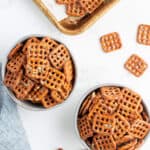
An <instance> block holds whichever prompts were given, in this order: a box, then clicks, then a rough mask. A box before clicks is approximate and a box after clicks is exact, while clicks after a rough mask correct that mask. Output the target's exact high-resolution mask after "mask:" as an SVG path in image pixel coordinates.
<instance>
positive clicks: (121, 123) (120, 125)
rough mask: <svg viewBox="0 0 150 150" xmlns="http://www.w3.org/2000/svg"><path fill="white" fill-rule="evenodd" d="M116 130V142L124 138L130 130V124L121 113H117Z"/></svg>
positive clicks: (114, 135) (115, 116)
mask: <svg viewBox="0 0 150 150" xmlns="http://www.w3.org/2000/svg"><path fill="white" fill-rule="evenodd" d="M114 118H115V129H114V133H113V137H114V139H115V140H119V139H120V138H122V137H123V136H124V135H125V134H126V133H127V132H128V130H129V128H130V123H129V122H128V121H127V120H126V119H125V118H124V117H123V116H122V115H120V114H119V113H115V115H114Z"/></svg>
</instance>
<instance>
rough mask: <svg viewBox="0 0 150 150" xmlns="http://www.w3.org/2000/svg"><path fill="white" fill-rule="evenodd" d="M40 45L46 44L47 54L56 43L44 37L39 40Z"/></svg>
mask: <svg viewBox="0 0 150 150" xmlns="http://www.w3.org/2000/svg"><path fill="white" fill-rule="evenodd" d="M41 43H44V44H47V48H48V50H49V52H52V51H53V50H54V49H55V48H56V47H57V46H58V43H57V42H55V41H54V40H52V39H51V38H49V37H44V38H43V39H42V40H41Z"/></svg>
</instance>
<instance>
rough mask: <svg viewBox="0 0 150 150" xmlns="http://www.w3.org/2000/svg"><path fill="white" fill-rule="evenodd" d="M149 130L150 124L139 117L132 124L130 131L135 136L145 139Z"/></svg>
mask: <svg viewBox="0 0 150 150" xmlns="http://www.w3.org/2000/svg"><path fill="white" fill-rule="evenodd" d="M149 131H150V124H149V123H147V122H145V121H143V120H139V119H138V120H136V121H135V122H134V123H133V124H132V126H131V128H130V130H129V133H130V134H131V135H132V136H133V137H135V138H138V139H143V138H144V137H145V136H146V135H147V134H148V132H149Z"/></svg>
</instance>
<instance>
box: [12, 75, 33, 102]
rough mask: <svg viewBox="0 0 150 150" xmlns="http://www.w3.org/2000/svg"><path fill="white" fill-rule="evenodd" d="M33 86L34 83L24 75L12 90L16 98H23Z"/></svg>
mask: <svg viewBox="0 0 150 150" xmlns="http://www.w3.org/2000/svg"><path fill="white" fill-rule="evenodd" d="M33 86H34V83H33V82H32V81H31V80H30V79H29V78H27V77H26V76H23V78H22V80H21V81H20V83H19V84H18V85H17V86H16V87H15V88H14V89H13V91H14V93H15V94H16V97H17V98H18V99H21V100H24V99H25V98H26V96H27V95H28V93H29V92H30V91H31V90H32V88H33Z"/></svg>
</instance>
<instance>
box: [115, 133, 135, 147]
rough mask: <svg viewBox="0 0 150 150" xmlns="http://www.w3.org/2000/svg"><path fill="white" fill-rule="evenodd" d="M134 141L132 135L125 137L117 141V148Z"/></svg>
mask: <svg viewBox="0 0 150 150" xmlns="http://www.w3.org/2000/svg"><path fill="white" fill-rule="evenodd" d="M133 139H134V137H133V136H131V135H128V134H127V135H125V136H123V137H122V138H120V139H118V140H115V142H116V144H117V146H120V145H123V144H124V143H128V142H130V141H132V140H133Z"/></svg>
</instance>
